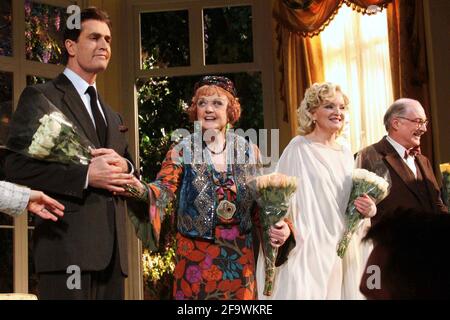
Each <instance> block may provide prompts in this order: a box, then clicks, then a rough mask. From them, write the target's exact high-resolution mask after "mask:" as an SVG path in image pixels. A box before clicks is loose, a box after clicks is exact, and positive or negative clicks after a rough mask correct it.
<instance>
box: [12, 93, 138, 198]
mask: <svg viewBox="0 0 450 320" xmlns="http://www.w3.org/2000/svg"><path fill="white" fill-rule="evenodd" d="M46 102H47V104H44V105H42V104H41V105H40V106H39V108H34V109H32V110H30V112H32V115H31V116H28V117H27V118H26V120H24V119H23V118H22V119H20V120H21V121H18V122H17V123H16V124H15V125H14V126H12V127H11V128H10V131H9V137H8V141H7V146H6V147H7V148H8V149H9V150H11V151H14V152H18V153H21V154H24V155H25V156H28V157H30V158H33V159H37V160H43V161H52V162H57V163H63V164H79V165H89V162H90V160H91V159H92V154H91V150H93V149H94V148H95V147H94V145H93V144H92V143H91V142H90V141H89V140H87V139H86V138H84V136H83V135H82V134H81V133H80V131H79V129H78V128H77V127H76V126H75V125H74V124H73V123H72V122H71V121H70V120H69V119H68V118H67V117H66V116H65V115H64V114H63V113H62V112H61V111H60V110H59V109H58V108H57V107H56V106H55V105H54V104H53V103H52V102H50V101H49V100H48V99H47V100H46ZM20 116H21V115H19V117H20ZM124 188H125V189H126V190H127V191H128V192H130V193H132V194H133V195H134V196H136V197H137V196H140V195H139V192H138V191H137V190H136V189H135V188H134V187H132V186H131V185H126V186H124Z"/></svg>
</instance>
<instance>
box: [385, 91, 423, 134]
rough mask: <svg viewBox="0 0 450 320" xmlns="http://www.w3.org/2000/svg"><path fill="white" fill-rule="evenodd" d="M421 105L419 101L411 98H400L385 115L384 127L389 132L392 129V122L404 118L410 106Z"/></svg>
mask: <svg viewBox="0 0 450 320" xmlns="http://www.w3.org/2000/svg"><path fill="white" fill-rule="evenodd" d="M415 103H418V104H419V105H420V103H419V101H417V100H414V99H409V98H400V99H398V100H395V101H394V103H393V104H391V106H390V107H389V108H388V109H387V110H386V113H385V114H384V119H383V122H384V127H385V128H386V131H388V132H389V129H390V128H391V120H392V119H393V118H396V117H402V116H404V115H405V113H406V111H407V108H408V106H410V105H412V104H415Z"/></svg>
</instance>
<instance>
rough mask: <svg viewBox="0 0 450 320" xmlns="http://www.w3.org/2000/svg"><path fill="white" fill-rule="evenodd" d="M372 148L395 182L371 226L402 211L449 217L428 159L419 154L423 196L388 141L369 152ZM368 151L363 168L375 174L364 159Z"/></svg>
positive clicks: (378, 207) (412, 175)
mask: <svg viewBox="0 0 450 320" xmlns="http://www.w3.org/2000/svg"><path fill="white" fill-rule="evenodd" d="M371 147H373V148H375V151H376V153H377V154H378V156H379V157H380V158H381V159H382V161H383V163H384V164H385V165H386V167H387V168H388V169H389V173H390V178H391V180H392V185H391V190H390V193H389V195H388V196H387V197H386V198H385V199H384V200H383V201H381V202H380V203H379V204H378V205H377V214H376V215H375V217H374V218H372V224H375V223H377V222H378V221H379V220H380V219H381V218H382V217H383V216H385V215H387V214H393V213H395V212H396V211H397V210H398V209H400V208H407V209H409V208H413V209H416V210H420V211H428V212H429V211H430V210H431V211H432V212H435V213H440V212H442V213H447V208H446V207H445V205H444V204H443V202H442V199H441V196H440V191H439V185H438V182H437V181H436V177H435V176H434V173H433V169H432V167H431V164H430V161H429V160H428V159H427V158H426V157H425V156H423V155H420V154H418V155H417V156H416V167H417V170H420V172H421V173H422V176H423V180H424V182H425V184H426V189H427V191H428V192H427V193H425V194H424V195H420V194H419V193H418V191H417V188H415V184H416V181H415V180H416V179H415V177H414V174H413V173H412V171H411V170H410V169H409V168H408V166H407V165H406V164H405V162H404V161H403V160H402V159H401V158H400V156H399V154H398V152H397V151H396V150H395V149H394V147H393V146H392V145H391V144H390V143H389V141H387V139H386V137H384V138H383V139H381V140H380V141H379V142H377V143H375V144H373V145H372V146H370V147H369V148H371ZM365 151H367V149H364V150H362V151H361V159H362V162H361V164H362V165H361V167H362V168H364V169H367V170H369V171H374V172H376V170H375V169H374V168H373V166H372V164H371V163H370V162H369V160H368V159H367V157H365V156H364V152H365Z"/></svg>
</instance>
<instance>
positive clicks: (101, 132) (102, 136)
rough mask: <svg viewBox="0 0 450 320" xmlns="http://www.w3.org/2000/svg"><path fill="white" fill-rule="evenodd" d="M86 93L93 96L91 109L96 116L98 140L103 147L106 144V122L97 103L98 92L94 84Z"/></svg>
mask: <svg viewBox="0 0 450 320" xmlns="http://www.w3.org/2000/svg"><path fill="white" fill-rule="evenodd" d="M86 93H87V94H89V97H91V110H92V115H93V116H94V121H95V128H96V129H97V136H98V140H99V141H100V144H101V146H102V147H105V146H106V123H105V120H104V119H103V116H102V114H101V113H100V108H99V106H98V104H97V92H96V91H95V88H94V87H93V86H89V87H88V88H87V90H86Z"/></svg>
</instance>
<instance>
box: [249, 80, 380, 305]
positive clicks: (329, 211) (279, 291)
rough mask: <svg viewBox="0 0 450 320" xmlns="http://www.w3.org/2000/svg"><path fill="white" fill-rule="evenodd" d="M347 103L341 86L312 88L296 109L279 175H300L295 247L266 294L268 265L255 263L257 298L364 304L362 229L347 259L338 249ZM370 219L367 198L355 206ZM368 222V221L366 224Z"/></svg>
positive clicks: (348, 164)
mask: <svg viewBox="0 0 450 320" xmlns="http://www.w3.org/2000/svg"><path fill="white" fill-rule="evenodd" d="M347 105H348V99H347V97H346V96H345V95H344V94H343V93H342V91H341V89H340V88H339V86H336V85H334V84H331V83H322V84H314V85H312V86H311V87H310V88H309V89H307V90H306V93H305V97H304V99H303V101H302V103H301V105H300V107H299V110H298V118H299V133H300V135H299V136H297V137H295V138H293V139H292V140H291V142H290V143H289V145H288V146H287V147H286V149H285V150H284V152H283V154H282V156H281V158H280V161H279V163H278V166H277V169H276V171H278V172H281V173H284V174H287V175H291V176H296V177H298V178H299V186H298V190H297V192H296V194H295V196H294V197H293V198H292V201H291V205H290V209H289V215H290V217H291V219H292V221H293V224H294V229H295V237H296V241H297V245H296V247H295V248H294V249H293V250H292V251H291V253H290V254H289V257H288V261H287V262H286V263H285V264H283V265H282V266H280V267H278V268H277V270H276V276H275V286H274V292H273V294H272V296H271V297H266V296H264V295H263V286H264V261H263V257H262V253H261V251H260V255H259V259H258V264H257V284H258V293H259V294H258V298H259V299H361V298H362V295H361V294H360V292H359V282H360V279H361V276H362V273H363V269H364V265H365V259H366V255H367V252H366V250H367V248H365V249H364V247H363V245H362V244H361V242H360V239H361V236H363V233H364V231H365V228H364V226H362V227H361V228H360V229H359V232H358V234H355V235H354V236H353V239H352V241H351V243H350V245H349V248H348V250H347V252H346V255H345V257H344V259H341V258H339V257H338V255H337V253H336V248H337V244H338V242H339V240H340V239H341V237H342V235H343V233H344V230H345V217H344V212H345V209H346V207H347V202H348V199H349V195H350V189H351V174H352V169H353V163H354V162H353V156H352V153H351V152H350V150H348V149H347V148H345V147H343V146H341V145H339V144H338V143H337V142H336V138H337V136H338V135H339V133H340V132H341V131H342V129H343V125H344V117H345V111H346V109H347ZM355 206H356V208H357V210H358V211H359V212H360V213H361V214H362V215H364V216H365V217H366V218H368V217H372V216H374V215H375V213H376V206H375V203H374V202H373V201H372V199H371V198H369V197H368V196H363V197H359V198H358V199H357V200H356V201H355ZM369 220H370V219H364V220H363V221H364V222H368V221H369Z"/></svg>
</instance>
